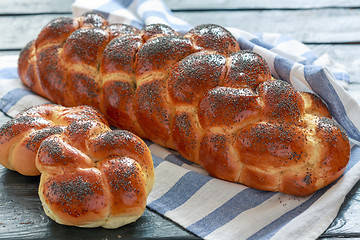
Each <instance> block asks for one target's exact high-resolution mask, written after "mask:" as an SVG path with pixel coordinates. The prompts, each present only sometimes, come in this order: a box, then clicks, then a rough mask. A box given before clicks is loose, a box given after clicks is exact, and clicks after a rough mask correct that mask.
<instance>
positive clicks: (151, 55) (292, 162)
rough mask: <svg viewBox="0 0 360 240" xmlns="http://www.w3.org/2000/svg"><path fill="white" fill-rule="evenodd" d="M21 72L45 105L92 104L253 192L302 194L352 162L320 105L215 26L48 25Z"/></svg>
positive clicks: (95, 19) (86, 18) (99, 20)
mask: <svg viewBox="0 0 360 240" xmlns="http://www.w3.org/2000/svg"><path fill="white" fill-rule="evenodd" d="M18 70H19V76H20V78H21V80H22V81H23V83H24V84H25V85H27V86H28V87H29V88H30V89H32V90H33V91H34V92H36V93H38V94H40V95H42V96H44V97H46V98H48V99H50V100H51V101H53V102H56V103H59V104H63V105H66V106H75V105H78V104H87V105H90V106H93V107H95V108H97V109H99V110H100V111H101V112H102V113H103V114H104V115H105V117H106V119H107V120H108V121H109V122H110V124H112V125H115V126H117V127H119V128H121V129H127V130H129V131H131V132H133V133H135V134H137V135H138V136H140V137H142V138H146V139H150V140H152V141H153V142H155V143H158V144H160V145H162V146H164V147H168V148H172V149H175V150H177V151H178V152H179V153H180V154H181V155H182V156H184V157H185V158H187V159H188V160H190V161H193V162H195V163H198V164H200V165H201V166H203V167H204V168H205V169H206V170H207V171H208V172H209V173H210V174H211V175H213V176H215V177H218V178H221V179H225V180H229V181H234V182H240V183H243V184H245V185H248V186H250V187H253V188H256V189H261V190H267V191H281V192H284V193H290V194H294V195H301V196H303V195H309V194H311V193H313V192H315V191H316V190H318V189H320V188H322V187H324V186H326V185H328V184H329V183H331V182H333V181H334V180H335V179H337V178H338V177H339V176H341V174H342V173H343V172H344V170H345V167H346V165H347V162H348V160H349V155H350V147H349V141H348V138H347V136H346V134H345V133H344V130H343V129H342V128H341V127H340V126H339V125H338V124H337V123H336V122H335V121H334V120H332V119H331V115H330V114H329V111H328V110H327V107H326V105H325V104H324V103H323V102H322V101H321V100H320V99H319V98H318V97H317V96H315V95H313V94H307V93H300V92H298V91H296V90H295V89H294V88H293V87H292V86H291V85H290V84H289V83H287V82H285V81H282V80H275V79H272V76H271V73H270V70H269V67H268V65H267V63H266V61H265V60H264V59H263V58H262V57H261V56H260V55H258V54H256V53H255V52H252V51H244V50H240V48H239V45H238V43H237V41H236V39H235V38H234V37H233V36H232V34H231V33H230V32H229V31H227V30H226V29H224V28H222V27H221V26H218V25H214V24H206V25H200V26H197V27H195V28H193V29H191V30H190V31H189V32H188V33H186V34H185V35H183V36H182V35H180V34H178V33H177V32H175V31H174V30H173V29H172V28H170V27H169V26H166V25H162V24H153V25H147V26H145V27H144V29H142V30H139V29H137V28H134V27H132V26H128V25H124V24H109V23H108V22H107V21H106V20H105V19H104V18H103V17H102V16H101V15H99V14H96V13H86V14H84V15H83V16H80V17H78V18H74V19H69V18H60V19H55V20H53V21H51V22H50V23H49V24H48V25H46V26H45V27H44V28H43V30H42V31H41V32H40V34H39V36H38V38H37V39H36V40H34V41H32V42H30V43H29V44H28V45H27V46H26V47H25V48H24V49H23V50H22V52H21V54H20V57H19V68H18Z"/></svg>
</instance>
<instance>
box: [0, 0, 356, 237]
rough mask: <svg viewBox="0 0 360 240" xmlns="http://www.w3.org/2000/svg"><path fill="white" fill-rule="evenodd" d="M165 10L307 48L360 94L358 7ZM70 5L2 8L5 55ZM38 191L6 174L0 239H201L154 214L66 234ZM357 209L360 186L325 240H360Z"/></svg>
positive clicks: (232, 5)
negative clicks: (335, 66)
mask: <svg viewBox="0 0 360 240" xmlns="http://www.w3.org/2000/svg"><path fill="white" fill-rule="evenodd" d="M164 2H165V4H166V5H167V6H169V7H170V8H171V9H172V10H174V14H175V16H178V17H180V18H182V19H183V20H186V21H188V22H189V23H191V24H192V25H197V24H200V23H209V22H213V23H217V24H220V25H224V26H233V27H238V28H242V29H244V30H246V31H249V32H277V33H281V34H286V35H289V36H292V37H294V38H295V39H297V40H300V41H303V42H306V43H307V45H308V46H309V47H310V48H311V49H313V51H314V52H315V53H316V54H317V55H318V56H321V55H323V54H328V55H329V56H330V57H331V58H333V59H334V60H336V61H337V62H339V63H340V64H342V65H343V66H344V67H345V68H346V70H347V71H348V72H349V74H350V76H351V81H352V84H351V89H350V91H349V92H350V93H351V91H352V89H359V88H360V24H358V23H359V22H360V1H358V0H332V1H329V0H318V1H313V0H302V1H288V0H277V1H266V0H242V1H232V0H207V1H206V3H204V1H200V0H182V1H178V0H164ZM72 3H73V0H63V1H53V0H32V1H27V0H1V1H0V32H1V37H0V55H8V54H12V55H14V54H18V53H19V50H20V49H21V48H23V47H24V46H25V44H26V43H27V42H28V41H30V40H32V39H34V38H36V36H37V34H38V33H39V32H40V30H41V29H42V27H43V26H44V25H45V24H46V23H48V22H49V21H50V20H52V19H53V18H56V17H60V16H66V17H71V4H72ZM355 83H358V84H355ZM358 99H359V101H360V96H358ZM0 114H2V113H0ZM3 119H4V120H6V119H7V118H3ZM2 123H3V122H0V124H2ZM37 187H38V177H24V176H21V175H19V174H17V173H15V172H12V171H9V170H6V169H4V168H3V167H0V239H34V238H36V239H69V238H71V239H124V238H126V239H144V238H145V239H169V238H170V239H198V238H197V237H196V236H194V235H192V234H191V233H188V232H187V231H186V230H184V229H183V228H181V227H180V226H178V225H177V224H175V223H173V222H171V221H169V220H168V219H166V218H164V217H162V216H160V215H159V214H157V213H154V212H152V211H150V210H149V209H146V211H145V213H144V215H143V216H142V217H141V218H140V219H139V220H138V221H137V222H135V223H133V224H130V225H127V226H126V227H123V228H120V229H116V230H106V229H102V228H95V229H80V228H76V227H67V226H62V225H59V224H56V223H55V222H53V221H52V220H50V219H49V218H48V217H47V216H46V215H45V214H44V212H43V210H42V207H41V203H40V201H39V199H38V196H37ZM359 209H360V183H358V184H356V185H355V186H354V188H353V189H352V190H351V192H350V193H349V194H348V195H347V197H346V199H345V201H344V203H343V205H342V207H341V209H340V211H339V214H338V216H337V217H336V219H335V220H334V222H333V223H332V224H331V225H330V226H329V228H328V229H327V230H326V231H325V232H324V233H323V234H322V235H321V236H320V238H321V239H329V240H330V239H332V240H333V239H336V238H341V239H343V238H347V239H352V238H356V237H357V238H359V237H360V227H359V223H358V222H359V219H360V211H359Z"/></svg>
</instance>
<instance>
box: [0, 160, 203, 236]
mask: <svg viewBox="0 0 360 240" xmlns="http://www.w3.org/2000/svg"><path fill="white" fill-rule="evenodd" d="M38 183H39V177H26V176H22V175H20V174H18V173H16V172H13V171H9V170H7V169H5V168H3V167H2V166H0V239H68V238H69V237H71V239H120V238H126V239H149V238H157V239H158V238H166V237H169V236H172V237H174V238H175V239H176V238H177V239H198V238H197V237H195V236H194V235H192V234H190V233H188V232H187V231H185V230H183V229H182V228H180V227H178V226H177V225H176V224H174V223H173V222H171V221H168V220H166V219H164V218H163V217H162V216H160V215H159V214H157V213H154V212H152V211H150V210H148V209H146V210H145V212H144V214H143V216H141V217H140V218H139V219H138V220H137V221H136V222H135V223H131V224H129V225H126V226H125V227H122V228H118V229H115V230H109V229H103V228H92V229H84V228H77V227H69V226H64V225H60V224H57V223H55V222H54V221H52V220H51V219H50V218H48V217H47V216H46V215H45V213H44V211H43V209H42V206H41V202H40V200H39V197H38V194H37V189H38Z"/></svg>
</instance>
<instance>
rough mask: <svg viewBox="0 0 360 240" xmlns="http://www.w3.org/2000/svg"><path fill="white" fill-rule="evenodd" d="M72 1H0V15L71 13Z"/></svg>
mask: <svg viewBox="0 0 360 240" xmlns="http://www.w3.org/2000/svg"><path fill="white" fill-rule="evenodd" d="M73 2H74V0H61V1H54V0H31V1H24V0H12V1H11V3H10V1H7V0H6V1H4V0H2V1H0V15H21V14H39V13H47V12H48V13H71V4H72V3H73Z"/></svg>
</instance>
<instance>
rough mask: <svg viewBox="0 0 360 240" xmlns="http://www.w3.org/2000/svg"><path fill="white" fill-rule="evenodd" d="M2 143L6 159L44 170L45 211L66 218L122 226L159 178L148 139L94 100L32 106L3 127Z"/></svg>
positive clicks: (25, 169)
mask: <svg viewBox="0 0 360 240" xmlns="http://www.w3.org/2000/svg"><path fill="white" fill-rule="evenodd" d="M0 146H1V151H0V163H1V164H2V165H3V166H5V167H7V168H9V169H12V170H16V171H18V172H20V173H22V174H24V175H38V174H40V173H41V178H40V184H39V196H40V199H41V202H42V204H43V207H44V210H45V213H46V214H47V215H48V216H49V217H50V218H52V219H53V220H55V221H56V222H58V223H60V224H65V225H74V226H79V227H98V226H102V227H104V228H117V227H120V226H122V225H124V224H127V223H130V222H133V221H135V220H136V219H138V218H139V217H140V216H141V215H142V214H143V212H144V210H145V207H146V199H147V196H148V194H149V193H150V191H151V189H152V187H153V183H154V169H153V162H152V158H151V154H150V151H149V149H148V147H147V146H146V144H145V143H144V142H143V141H142V140H141V139H140V138H139V137H137V136H135V135H134V134H132V133H130V132H128V131H125V130H114V131H112V130H111V129H110V128H109V127H108V125H107V121H106V120H105V119H104V118H103V116H102V115H101V114H100V113H99V112H98V111H97V110H95V109H93V108H91V107H88V106H79V107H74V108H65V107H62V106H58V105H41V106H37V107H32V108H30V109H28V110H27V111H24V112H22V113H20V114H19V115H18V116H16V117H15V118H14V119H12V120H11V121H9V122H8V123H6V124H4V125H3V126H2V127H1V129H0Z"/></svg>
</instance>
